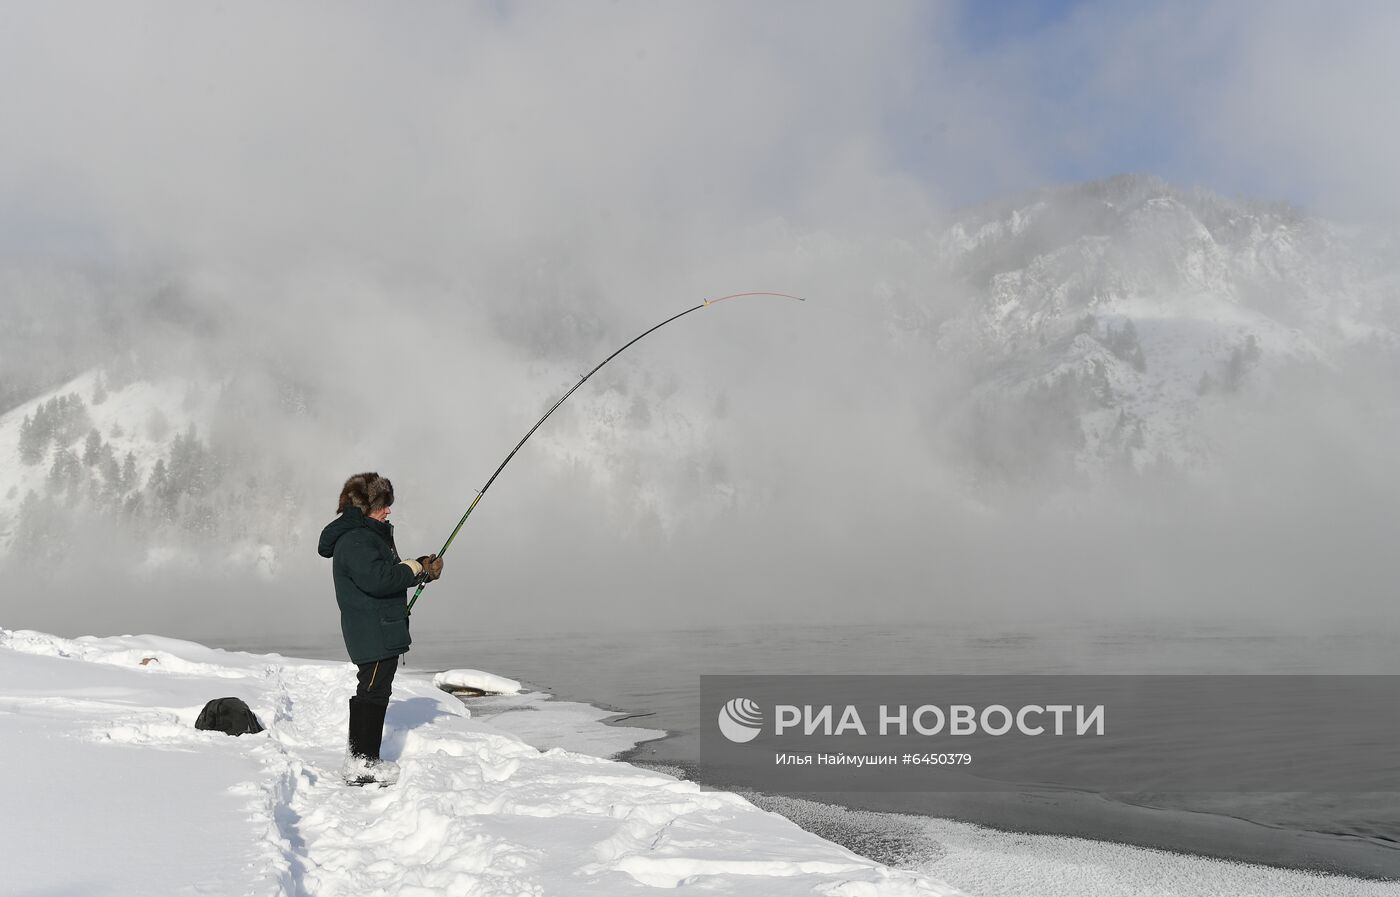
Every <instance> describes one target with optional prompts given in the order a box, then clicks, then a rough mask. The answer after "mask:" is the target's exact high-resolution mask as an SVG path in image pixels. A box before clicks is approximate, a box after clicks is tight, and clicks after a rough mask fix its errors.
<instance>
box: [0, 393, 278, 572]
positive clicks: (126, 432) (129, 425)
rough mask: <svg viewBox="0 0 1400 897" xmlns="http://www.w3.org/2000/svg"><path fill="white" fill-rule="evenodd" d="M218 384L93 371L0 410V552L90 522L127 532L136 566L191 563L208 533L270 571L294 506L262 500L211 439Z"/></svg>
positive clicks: (61, 542) (31, 550) (41, 543)
mask: <svg viewBox="0 0 1400 897" xmlns="http://www.w3.org/2000/svg"><path fill="white" fill-rule="evenodd" d="M225 387H226V384H222V383H218V382H213V381H210V380H207V379H203V378H198V377H191V378H187V377H176V376H167V377H163V378H160V379H155V380H144V379H126V378H119V379H114V378H113V377H112V376H111V375H110V374H109V373H108V372H107V371H105V370H104V369H100V368H99V369H94V370H91V371H87V372H85V373H83V374H81V375H79V376H78V377H76V378H74V379H72V380H70V381H68V382H66V383H64V384H62V385H61V386H59V387H57V388H56V389H53V390H50V391H48V392H46V393H44V394H43V395H39V396H36V397H34V398H33V399H30V400H29V401H27V402H24V403H22V404H21V405H19V406H18V407H16V408H13V409H11V410H10V411H8V412H6V413H5V414H4V415H0V495H3V496H4V497H5V501H4V503H3V507H2V508H0V552H15V553H18V554H20V555H22V556H25V557H38V558H48V557H52V556H54V555H57V554H61V553H62V551H63V550H64V548H65V547H66V546H67V545H69V544H70V543H71V541H72V539H73V538H74V535H75V532H74V531H75V530H76V529H78V528H79V527H82V526H93V527H96V528H98V529H100V530H104V531H106V532H109V533H111V534H117V533H120V534H121V536H122V538H123V539H125V540H128V541H129V543H130V544H129V545H128V546H126V547H127V548H129V549H132V550H135V551H136V552H137V553H136V554H135V555H133V556H131V557H130V559H129V560H130V563H129V564H128V565H124V566H130V567H132V568H135V569H144V570H149V571H154V570H157V569H160V568H162V567H165V566H168V565H170V564H177V565H178V564H181V563H192V562H194V558H193V556H192V554H191V549H192V547H193V546H195V545H197V544H198V543H199V542H201V541H208V540H210V539H212V538H214V537H218V538H220V539H221V540H222V541H223V544H224V546H225V553H226V554H227V556H228V558H229V561H230V563H232V564H233V565H235V566H238V567H252V568H255V569H258V570H260V571H262V572H264V573H266V572H271V570H272V569H274V568H275V565H276V563H277V556H278V551H277V549H276V548H274V545H273V544H272V543H273V542H274V541H276V538H274V537H275V536H285V534H286V531H287V530H288V528H289V527H290V526H293V525H294V524H293V522H292V518H293V517H294V516H295V514H294V512H295V508H283V509H281V510H282V511H290V512H292V513H290V514H288V513H278V510H279V509H277V508H276V507H275V506H269V507H263V505H269V503H268V502H266V501H263V502H262V503H261V504H260V503H259V500H258V498H257V496H256V495H254V494H252V492H251V490H250V489H249V488H248V486H249V485H250V483H249V480H248V477H247V474H248V471H247V470H245V469H243V466H242V465H241V464H240V461H241V460H242V459H240V458H239V457H238V456H237V454H236V453H232V452H229V451H228V449H229V446H227V445H223V444H218V443H217V441H215V442H214V443H212V444H211V434H212V433H214V432H216V431H217V429H218V427H217V424H216V420H217V418H218V416H219V411H220V409H221V404H222V403H225V402H226V401H227V396H226V390H225ZM224 410H225V411H226V410H227V409H226V408H225V409H224ZM234 507H238V508H243V509H257V510H258V511H263V512H266V511H272V513H270V514H268V513H261V514H249V513H242V514H238V515H226V514H225V512H226V511H227V510H229V509H230V508H234ZM230 520H236V521H237V523H236V525H235V526H232V527H230V525H229V522H230Z"/></svg>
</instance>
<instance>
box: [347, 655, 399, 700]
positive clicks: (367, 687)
mask: <svg viewBox="0 0 1400 897" xmlns="http://www.w3.org/2000/svg"><path fill="white" fill-rule="evenodd" d="M398 668H399V659H398V658H397V657H390V658H389V659H387V660H372V661H370V662H369V663H362V664H360V672H359V674H358V675H357V676H356V678H357V679H358V680H359V683H360V685H359V688H357V689H355V697H357V698H360V699H361V700H363V701H367V702H369V703H371V704H378V705H380V706H382V707H388V706H389V693H390V692H391V691H392V690H393V688H394V673H395V671H397V670H398Z"/></svg>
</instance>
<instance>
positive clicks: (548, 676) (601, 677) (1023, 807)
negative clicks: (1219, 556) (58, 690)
mask: <svg viewBox="0 0 1400 897" xmlns="http://www.w3.org/2000/svg"><path fill="white" fill-rule="evenodd" d="M1397 635H1400V634H1397V633H1394V632H1381V631H1353V632H1326V633H1324V632H1292V633H1285V632H1277V631H1275V632H1254V631H1244V630H1243V629H1242V628H1241V627H1224V626H1179V625H1173V626H1160V625H1159V626H1150V627H1149V626H1137V627H1128V626H1120V627H1113V626H1101V625H1063V626H1056V627H1053V628H1045V627H1039V628H1036V629H1034V630H1031V629H1026V630H1017V629H1009V628H1005V627H1000V628H998V627H989V626H985V625H984V626H946V625H927V624H922V625H901V626H878V625H870V626H842V627H834V626H815V625H814V626H783V627H761V626H751V627H744V628H724V629H703V630H681V631H662V632H648V633H630V632H629V633H624V634H606V633H587V634H571V635H549V636H529V637H519V636H513V637H509V638H506V637H489V636H482V635H477V634H467V633H443V632H423V633H421V634H416V639H417V640H416V642H415V645H414V648H413V650H412V652H411V653H410V654H409V655H408V657H407V661H408V665H409V666H410V667H412V668H415V669H427V670H439V669H451V668H460V667H469V668H476V669H482V670H487V671H490V672H493V673H499V674H501V675H505V676H509V677H512V678H515V679H519V680H521V681H522V682H525V683H527V684H528V685H529V686H531V687H532V688H535V689H538V690H542V691H546V692H550V693H551V694H554V695H556V696H557V697H560V698H566V699H570V700H577V701H585V702H588V703H592V704H595V705H597V706H600V707H605V708H608V709H612V710H616V711H617V712H618V713H619V714H623V715H625V716H626V721H625V722H624V723H623V724H627V723H631V724H635V725H639V726H644V727H647V728H657V729H665V730H667V731H668V732H670V733H671V735H670V737H668V738H666V739H664V740H661V741H655V742H647V743H644V744H641V745H639V746H638V747H637V748H635V749H633V750H632V751H629V752H627V753H626V754H624V755H623V757H622V759H626V760H629V761H631V762H634V763H641V764H645V765H651V766H656V767H659V768H663V769H666V770H668V771H671V772H675V773H677V774H682V775H686V774H688V773H689V772H690V771H691V770H693V769H694V766H695V761H696V759H697V756H698V751H699V718H698V717H699V712H700V711H699V677H700V676H701V675H709V674H721V673H724V674H818V673H820V674H828V675H830V674H842V673H849V674H879V673H883V674H970V673H984V674H991V673H1017V674H1170V673H1182V674H1285V673H1287V674H1319V675H1330V674H1389V675H1394V674H1400V657H1397V652H1396V651H1395V649H1394V646H1395V644H1396V638H1397ZM210 643H211V644H216V645H218V646H220V647H229V648H240V649H243V650H255V651H277V652H279V653H282V654H286V655H291V656H306V657H324V658H328V659H336V660H343V659H344V654H343V651H342V648H341V646H340V643H339V637H338V633H335V632H329V633H326V634H325V635H324V636H321V635H317V636H312V637H309V638H306V639H303V640H301V641H300V642H297V641H287V642H282V643H278V644H272V643H260V644H248V643H247V642H246V640H245V641H243V642H232V641H229V640H226V639H213V640H210ZM1397 708H1400V696H1397ZM1396 749H1397V750H1400V746H1396ZM1203 759H1208V758H1203ZM706 784H715V785H723V784H724V783H719V782H716V783H706ZM799 797H805V798H808V799H809V800H806V801H804V800H784V799H781V798H774V799H767V798H765V797H763V796H761V795H759V796H753V798H754V799H755V800H756V802H759V803H761V804H764V805H767V806H769V807H770V808H771V809H775V810H777V811H779V812H783V813H784V814H785V815H789V816H791V817H792V818H793V819H794V820H795V821H797V822H799V824H805V825H806V826H807V827H809V828H814V829H816V828H819V827H820V825H819V824H818V820H819V819H820V818H829V815H830V814H823V813H821V812H819V811H817V812H814V811H811V810H810V808H811V807H814V806H820V805H821V804H823V803H825V804H832V803H837V804H840V805H842V806H845V807H848V808H851V809H853V810H860V811H875V813H900V814H911V815H916V816H936V817H942V818H952V819H958V820H962V821H966V822H974V823H979V824H983V825H990V826H993V827H996V828H1001V829H1005V830H1009V831H1022V832H1033V833H1044V834H1064V835H1075V836H1080V837H1087V838H1093V839H1097V840H1107V841H1117V842H1122V843H1130V844H1138V845H1142V846H1148V847H1160V848H1165V849H1171V850H1178V851H1182V852H1187V853H1194V854H1200V855H1205V856H1215V857H1222V858H1227V859H1236V860H1242V861H1246V862H1259V863H1267V864H1271V865H1280V866H1292V867H1298V868H1307V869H1316V870H1326V871H1332V872H1340V873H1344V874H1351V875H1360V876H1365V877H1376V878H1400V799H1397V798H1400V795H1396V794H1389V793H1375V794H1325V793H1290V794H1210V793H1192V794H1171V793H1137V794H1095V793H1087V792H1076V791H1065V790H1058V791H1057V790H1039V791H1033V790H1027V791H1024V792H1019V793H1002V794H958V793H950V794H937V793H932V794H931V793H898V794H890V793H878V794H876V793H840V794H811V795H801V796H799ZM813 802H815V803H813ZM804 808H809V809H804ZM804 815H806V816H809V817H811V818H809V819H806V820H805V821H804V818H803V817H804ZM863 818H865V817H863ZM892 825H893V823H892ZM906 825H907V824H906V823H899V824H897V825H895V827H896V828H903V827H905V826H906ZM819 833H820V832H819ZM826 834H827V835H828V836H830V834H831V833H829V832H828V833H826ZM839 834H841V836H840V837H837V838H836V840H840V841H842V843H846V844H847V846H850V847H852V848H853V849H856V850H858V851H859V852H862V853H865V854H866V855H873V858H875V859H883V860H886V861H890V860H897V859H899V858H901V856H902V852H903V851H905V850H906V849H907V844H904V845H903V846H890V844H892V843H894V842H898V841H900V838H899V837H894V838H891V837H890V835H889V832H888V831H874V830H867V831H863V832H862V831H854V832H844V833H839ZM887 842H889V843H887ZM901 843H902V842H901Z"/></svg>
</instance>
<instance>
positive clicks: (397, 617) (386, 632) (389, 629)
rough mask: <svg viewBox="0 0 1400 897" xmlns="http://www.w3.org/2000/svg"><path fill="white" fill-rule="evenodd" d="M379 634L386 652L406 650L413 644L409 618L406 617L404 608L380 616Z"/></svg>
mask: <svg viewBox="0 0 1400 897" xmlns="http://www.w3.org/2000/svg"><path fill="white" fill-rule="evenodd" d="M379 632H380V636H381V637H382V638H383V640H384V649H385V650H386V651H399V650H402V649H406V648H407V647H408V646H409V645H410V644H411V643H412V642H413V639H412V638H410V637H409V634H408V617H406V616H404V613H403V609H402V608H396V609H394V610H392V611H386V612H384V613H381V614H380V616H379Z"/></svg>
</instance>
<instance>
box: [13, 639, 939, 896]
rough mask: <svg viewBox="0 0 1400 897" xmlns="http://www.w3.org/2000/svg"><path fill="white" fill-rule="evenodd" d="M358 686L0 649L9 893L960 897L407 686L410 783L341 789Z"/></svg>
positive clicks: (327, 673) (297, 671) (162, 654)
mask: <svg viewBox="0 0 1400 897" xmlns="http://www.w3.org/2000/svg"><path fill="white" fill-rule="evenodd" d="M143 661H144V663H143ZM353 683H354V676H353V667H351V666H350V665H349V664H339V663H328V662H322V661H310V660H298V659H289V658H284V657H280V656H278V655H253V654H245V653H238V652H227V651H219V650H215V649H210V648H207V647H204V646H202V645H198V644H194V643H191V642H183V641H178V640H174V639H167V638H159V637H155V636H139V637H131V636H123V637H120V638H102V639H99V638H82V639H63V638H58V637H56V636H51V635H46V634H43V633H37V632H28V631H9V630H3V629H0V745H3V750H4V756H5V758H6V761H7V763H10V764H12V768H18V769H23V770H24V771H25V774H24V775H23V776H12V777H11V781H10V782H9V783H8V785H7V806H9V807H19V808H23V812H9V813H6V814H5V816H4V821H3V822H0V840H3V841H4V843H5V845H6V857H7V862H6V881H5V885H6V890H8V891H11V892H18V893H95V892H99V891H100V892H101V893H103V894H113V895H124V894H132V895H138V894H139V895H142V897H146V895H150V894H178V893H199V894H212V895H222V894H228V895H235V894H238V895H242V894H285V895H339V894H347V895H348V894H355V895H404V897H420V895H429V894H434V895H436V894H471V895H482V897H485V895H498V894H499V895H505V894H509V895H522V894H523V895H544V894H569V895H580V897H584V895H618V894H633V893H635V894H643V893H647V892H650V891H654V890H661V889H664V890H667V891H669V890H672V889H676V888H691V889H694V890H701V891H704V892H705V893H708V894H734V895H745V894H752V895H764V897H782V895H797V894H819V895H830V897H877V895H878V897H915V895H923V897H927V895H954V894H957V893H958V892H957V891H954V890H953V889H951V888H949V887H948V886H946V885H943V884H941V883H939V882H936V881H933V880H931V879H928V878H925V877H922V876H919V875H916V874H914V873H909V872H902V871H897V870H891V869H888V868H885V867H882V866H880V865H878V864H876V863H873V862H871V861H869V860H866V859H864V858H862V857H859V856H857V855H856V854H853V853H851V852H850V851H848V850H846V849H845V848H842V847H839V846H837V845H835V844H831V843H829V842H827V841H824V840H822V839H821V838H818V837H817V836H815V835H812V834H810V833H808V832H805V831H803V830H802V829H801V828H799V827H797V826H796V825H795V824H793V823H791V822H789V821H788V820H786V819H784V818H783V817H781V816H778V815H776V814H772V813H767V812H764V811H761V810H759V809H757V808H755V807H754V806H753V805H752V804H750V803H748V802H747V801H745V800H744V799H742V798H740V797H738V796H736V795H732V794H726V793H722V792H709V791H702V790H701V789H700V788H699V787H698V786H697V785H695V784H693V783H689V782H683V781H680V780H677V779H675V778H672V777H670V776H666V775H661V774H659V773H655V772H650V771H647V770H643V769H639V768H637V767H634V766H631V765H629V764H625V763H619V762H616V761H611V760H606V759H602V758H600V757H595V756H590V755H588V754H584V753H578V752H575V751H571V750H568V749H565V748H562V747H552V748H549V749H547V750H539V749H537V748H535V747H531V746H530V745H529V744H527V743H525V742H524V741H522V740H521V739H520V738H518V737H516V736H515V735H512V734H510V733H509V732H508V731H506V730H505V729H503V728H500V727H498V726H497V725H495V723H494V722H493V721H492V720H491V719H486V720H483V719H478V718H474V717H473V714H472V713H471V712H469V711H468V709H467V708H466V706H464V705H463V704H462V702H460V701H458V700H456V699H454V698H452V697H450V696H449V695H447V694H445V693H444V692H442V691H440V690H439V689H437V688H436V687H435V686H434V685H433V683H432V681H431V679H430V678H429V677H428V676H427V675H425V674H419V673H414V672H412V671H411V670H408V671H404V672H403V673H401V674H400V677H399V679H398V680H397V681H396V682H395V696H394V701H393V703H392V704H391V706H390V709H389V714H388V717H387V720H386V733H385V744H384V755H385V757H386V758H388V759H392V760H396V761H398V762H399V763H400V765H401V766H402V768H403V775H402V778H401V780H400V782H399V784H398V785H396V786H395V787H393V788H388V789H376V788H348V787H346V786H344V785H342V784H340V783H339V781H338V780H337V778H336V775H335V770H336V769H337V768H338V767H339V765H340V762H341V760H342V757H343V753H344V739H345V726H346V715H347V700H348V698H349V696H350V694H351V693H352V690H353ZM225 696H236V697H240V698H242V699H243V700H244V701H246V702H247V703H248V705H249V706H250V707H251V708H252V709H253V711H254V713H256V714H257V715H258V717H259V718H260V719H261V720H262V722H263V723H264V725H266V726H267V727H268V729H267V731H266V732H264V733H261V734H258V735H245V736H242V737H239V738H231V737H228V736H225V735H222V734H218V733H210V732H201V731H198V730H196V729H194V728H193V723H194V719H195V717H196V716H197V715H198V713H199V711H200V709H201V708H202V707H203V705H204V703H205V702H206V701H208V700H210V699H212V698H218V697H225ZM487 700H491V699H487ZM497 700H502V699H497ZM533 712H535V713H540V712H542V711H539V710H536V711H533ZM500 715H501V716H506V715H508V714H504V713H503V714H500ZM517 715H519V716H525V715H529V714H528V713H527V712H524V711H519V712H518V713H517Z"/></svg>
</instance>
